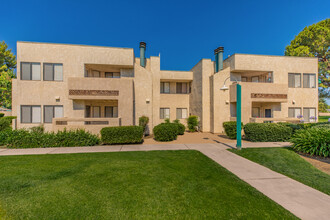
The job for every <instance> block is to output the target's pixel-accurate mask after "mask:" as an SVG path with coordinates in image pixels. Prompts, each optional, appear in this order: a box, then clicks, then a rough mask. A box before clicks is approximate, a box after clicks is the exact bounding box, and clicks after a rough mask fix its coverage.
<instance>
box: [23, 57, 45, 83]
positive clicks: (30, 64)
mask: <svg viewBox="0 0 330 220" xmlns="http://www.w3.org/2000/svg"><path fill="white" fill-rule="evenodd" d="M23 64H29V66H30V79H23V71H22V70H23V68H22V66H23ZM32 64H39V66H40V79H39V80H36V79H32ZM20 80H23V81H41V63H40V62H25V61H24V62H21V63H20Z"/></svg>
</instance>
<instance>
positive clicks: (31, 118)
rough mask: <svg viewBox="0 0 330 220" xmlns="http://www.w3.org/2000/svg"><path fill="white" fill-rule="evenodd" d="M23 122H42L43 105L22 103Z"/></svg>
mask: <svg viewBox="0 0 330 220" xmlns="http://www.w3.org/2000/svg"><path fill="white" fill-rule="evenodd" d="M21 123H41V106H40V105H22V106H21Z"/></svg>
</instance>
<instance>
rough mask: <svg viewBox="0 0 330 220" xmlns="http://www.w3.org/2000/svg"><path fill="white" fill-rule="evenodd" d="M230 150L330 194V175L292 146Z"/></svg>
mask: <svg viewBox="0 0 330 220" xmlns="http://www.w3.org/2000/svg"><path fill="white" fill-rule="evenodd" d="M230 151H231V152H233V153H236V154H238V155H240V156H242V157H245V158H247V159H249V160H252V161H254V162H256V163H258V164H261V165H263V166H265V167H268V168H269V169H271V170H274V171H276V172H278V173H282V174H283V175H286V176H288V177H291V178H292V179H295V180H297V181H299V182H301V183H303V184H305V185H308V186H310V187H313V188H315V189H317V190H319V191H322V192H324V193H326V194H328V195H330V175H328V174H326V173H324V172H322V171H320V170H318V169H316V168H315V167H314V166H313V165H311V164H310V163H308V162H307V161H306V160H304V159H303V158H301V157H300V156H299V155H298V154H297V153H295V152H294V151H293V150H292V149H291V148H245V149H242V150H240V151H238V150H234V149H233V150H232V149H230Z"/></svg>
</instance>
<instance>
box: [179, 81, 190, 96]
mask: <svg viewBox="0 0 330 220" xmlns="http://www.w3.org/2000/svg"><path fill="white" fill-rule="evenodd" d="M176 93H179V94H187V93H189V83H176Z"/></svg>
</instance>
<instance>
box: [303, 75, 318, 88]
mask: <svg viewBox="0 0 330 220" xmlns="http://www.w3.org/2000/svg"><path fill="white" fill-rule="evenodd" d="M304 88H316V75H315V74H313V73H304Z"/></svg>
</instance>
